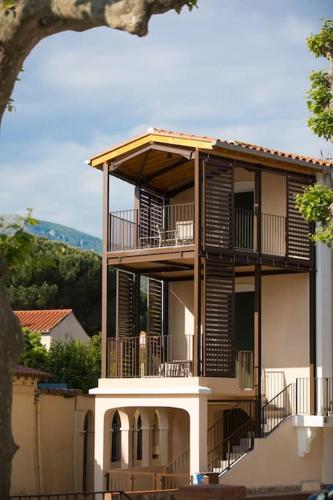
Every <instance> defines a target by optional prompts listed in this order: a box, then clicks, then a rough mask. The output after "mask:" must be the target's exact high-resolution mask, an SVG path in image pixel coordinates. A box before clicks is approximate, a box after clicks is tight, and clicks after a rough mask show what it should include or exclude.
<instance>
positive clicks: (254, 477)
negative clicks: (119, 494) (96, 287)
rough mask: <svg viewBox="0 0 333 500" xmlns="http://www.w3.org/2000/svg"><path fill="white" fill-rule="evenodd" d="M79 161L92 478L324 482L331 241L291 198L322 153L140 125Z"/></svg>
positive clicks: (319, 173)
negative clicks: (93, 230)
mask: <svg viewBox="0 0 333 500" xmlns="http://www.w3.org/2000/svg"><path fill="white" fill-rule="evenodd" d="M90 165H91V166H92V167H95V168H98V169H100V170H102V171H103V179H104V191H103V192H104V207H103V220H104V235H103V294H102V346H103V356H102V376H101V379H100V380H99V385H98V387H97V388H95V389H93V390H91V393H92V394H95V490H102V489H103V488H105V487H106V486H109V487H110V488H111V489H123V490H126V489H127V490H128V489H139V490H140V489H141V490H143V489H146V490H148V489H154V488H158V487H161V486H162V487H163V486H164V487H172V486H175V485H180V484H184V483H186V482H187V481H188V478H189V475H190V474H193V473H197V472H202V473H205V472H215V473H216V474H217V475H218V480H219V482H220V483H230V484H242V485H245V486H247V487H270V486H275V485H283V486H297V487H301V485H302V484H303V485H304V484H305V483H306V482H309V481H316V482H317V483H320V482H323V483H329V482H333V465H332V464H333V372H332V367H333V363H332V357H333V347H332V346H333V343H332V252H331V251H330V250H328V249H326V248H321V247H320V248H319V249H318V250H316V249H315V248H314V247H313V245H312V243H311V242H310V239H309V237H308V234H309V232H311V231H312V230H313V227H312V226H311V225H309V224H307V223H306V222H305V221H304V220H303V219H302V217H301V215H300V214H299V212H298V211H297V209H296V208H295V195H297V194H298V193H302V192H303V191H304V189H305V188H306V186H308V185H310V184H311V183H314V182H326V177H327V176H328V177H329V176H330V173H331V172H332V166H333V165H332V162H330V161H325V160H318V159H315V158H308V157H304V156H301V155H295V154H291V153H283V152H280V151H276V150H270V149H267V148H263V147H259V146H255V145H251V144H244V143H239V142H228V141H224V140H218V139H215V138H209V137H205V136H193V135H188V134H184V133H176V132H170V131H165V130H157V129H151V130H149V131H148V132H147V133H146V134H144V135H142V136H140V137H137V138H135V139H132V140H130V141H128V142H126V143H123V144H120V145H118V146H115V147H113V148H111V149H109V150H107V151H105V152H103V153H101V154H99V155H97V156H95V157H94V158H92V159H91V161H90ZM113 176H115V177H117V178H120V179H122V180H124V181H126V182H129V183H131V184H133V185H134V186H135V197H134V202H133V207H131V208H130V209H129V210H126V211H121V212H111V213H110V210H109V197H112V183H110V179H112V177H113ZM109 188H110V190H109ZM110 266H113V268H114V269H115V270H116V273H117V285H116V308H115V309H116V322H115V323H116V329H115V331H112V330H110V325H111V322H110V321H109V316H110V305H109V304H110V302H109V295H110V294H109V276H110V273H109V272H108V268H109V267H110ZM142 276H144V277H145V281H144V280H142V279H141V277H142ZM143 282H145V283H147V300H146V306H144V308H145V309H146V311H142V310H141V311H140V304H141V308H142V305H143V304H144V301H142V300H140V293H141V292H140V289H141V287H142V283H143ZM141 299H142V297H141ZM144 312H146V315H147V322H146V324H145V325H144V327H143V326H142V317H144V314H143V313H144ZM140 313H141V314H140ZM140 323H141V324H140ZM142 329H143V330H145V331H144V332H143V331H141V330H142Z"/></svg>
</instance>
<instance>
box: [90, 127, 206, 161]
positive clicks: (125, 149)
mask: <svg viewBox="0 0 333 500" xmlns="http://www.w3.org/2000/svg"><path fill="white" fill-rule="evenodd" d="M153 142H155V143H160V144H172V145H173V146H183V147H188V148H192V149H195V148H204V149H206V150H211V149H212V148H213V146H214V142H213V141H211V140H208V139H207V140H204V139H195V138H193V139H192V138H189V137H182V136H179V137H177V136H176V137H173V136H167V135H162V134H153V133H152V134H146V135H143V136H140V137H137V138H136V139H133V140H131V141H128V142H125V143H123V144H120V145H119V146H116V147H115V148H112V149H110V150H108V151H104V152H103V153H101V154H99V155H97V156H94V157H93V158H91V159H90V165H91V166H92V167H96V168H98V167H101V165H103V163H105V162H108V161H110V160H113V159H115V158H118V157H121V156H123V155H125V154H127V153H129V152H131V151H134V150H135V149H139V148H141V147H142V146H145V145H147V144H149V143H153Z"/></svg>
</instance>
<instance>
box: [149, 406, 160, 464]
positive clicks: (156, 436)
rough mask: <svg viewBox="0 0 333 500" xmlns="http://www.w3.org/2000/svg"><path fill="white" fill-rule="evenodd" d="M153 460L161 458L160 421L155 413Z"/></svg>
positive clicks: (152, 438)
mask: <svg viewBox="0 0 333 500" xmlns="http://www.w3.org/2000/svg"><path fill="white" fill-rule="evenodd" d="M151 440H152V458H153V459H154V460H156V459H158V458H159V456H160V421H159V418H158V415H157V413H156V411H155V414H154V419H153V426H152V437H151Z"/></svg>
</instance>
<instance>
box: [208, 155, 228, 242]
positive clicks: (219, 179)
mask: <svg viewBox="0 0 333 500" xmlns="http://www.w3.org/2000/svg"><path fill="white" fill-rule="evenodd" d="M204 171H205V235H206V241H205V244H206V247H217V248H232V246H233V169H232V167H231V166H228V165H225V164H224V163H222V162H221V163H220V162H218V160H216V161H215V160H214V162H211V161H210V160H208V161H206V162H205V166H204Z"/></svg>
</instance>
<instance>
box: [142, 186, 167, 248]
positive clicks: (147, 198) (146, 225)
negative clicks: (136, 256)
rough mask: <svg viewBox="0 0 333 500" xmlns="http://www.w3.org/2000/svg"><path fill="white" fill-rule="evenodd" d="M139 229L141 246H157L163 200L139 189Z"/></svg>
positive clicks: (161, 197) (161, 224)
mask: <svg viewBox="0 0 333 500" xmlns="http://www.w3.org/2000/svg"><path fill="white" fill-rule="evenodd" d="M139 201H140V210H139V227H140V242H141V246H143V247H147V246H154V243H156V244H157V245H158V234H159V229H161V228H162V227H163V223H164V221H163V207H164V205H165V198H164V197H163V196H160V195H158V194H156V193H153V192H151V191H149V190H147V189H144V188H142V187H141V188H140V193H139Z"/></svg>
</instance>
